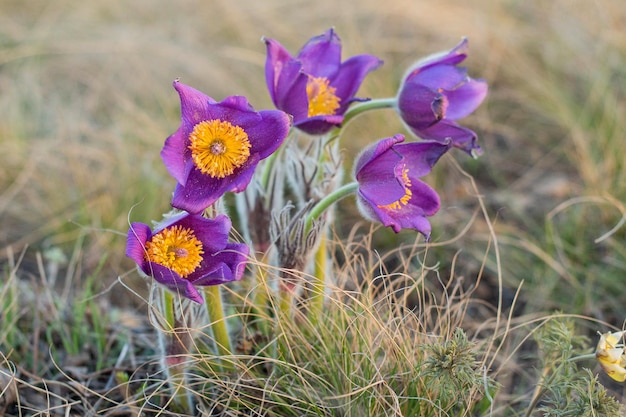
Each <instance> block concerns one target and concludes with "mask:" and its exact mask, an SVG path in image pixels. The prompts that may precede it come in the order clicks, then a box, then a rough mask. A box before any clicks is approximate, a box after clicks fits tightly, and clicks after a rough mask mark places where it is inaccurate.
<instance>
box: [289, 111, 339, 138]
mask: <svg viewBox="0 0 626 417" xmlns="http://www.w3.org/2000/svg"><path fill="white" fill-rule="evenodd" d="M341 123H343V116H341V115H330V116H314V117H308V118H306V119H303V120H300V121H298V122H295V123H294V124H293V125H294V126H295V127H297V128H298V129H300V130H302V131H303V132H306V133H308V134H309V135H322V134H324V133H326V132H328V131H329V130H331V129H332V128H333V127H334V126H339V125H340V124H341Z"/></svg>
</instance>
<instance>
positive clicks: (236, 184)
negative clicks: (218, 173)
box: [172, 154, 259, 213]
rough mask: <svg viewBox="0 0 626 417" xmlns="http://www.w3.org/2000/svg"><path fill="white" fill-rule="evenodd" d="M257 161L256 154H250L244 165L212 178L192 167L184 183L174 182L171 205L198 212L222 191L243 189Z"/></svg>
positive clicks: (213, 200) (214, 199) (257, 156)
mask: <svg viewBox="0 0 626 417" xmlns="http://www.w3.org/2000/svg"><path fill="white" fill-rule="evenodd" d="M258 162H259V155H258V154H254V155H250V157H249V158H248V160H247V161H246V163H245V164H244V165H242V166H241V167H239V168H237V169H236V170H235V171H234V172H233V173H232V174H231V175H229V176H227V177H224V178H213V177H211V176H209V175H206V174H203V173H202V172H201V171H199V170H198V169H193V170H192V171H191V172H190V173H189V176H188V177H187V181H186V183H185V185H182V184H180V183H178V184H176V188H175V189H174V195H173V197H172V207H176V208H178V209H181V210H185V211H188V212H189V213H200V212H202V211H203V210H204V209H206V208H207V207H209V206H210V205H211V204H213V203H215V202H216V201H217V200H218V199H219V198H220V197H221V196H222V195H224V193H226V192H228V191H232V192H241V191H243V190H244V189H245V188H246V187H247V186H248V184H249V183H250V181H251V180H252V176H253V175H254V170H255V168H256V165H257V164H258Z"/></svg>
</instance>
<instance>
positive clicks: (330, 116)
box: [264, 29, 382, 135]
mask: <svg viewBox="0 0 626 417" xmlns="http://www.w3.org/2000/svg"><path fill="white" fill-rule="evenodd" d="M264 41H265V44H266V46H267V59H266V61H265V80H266V82H267V88H268V89H269V92H270V96H271V97H272V101H273V102H274V105H275V106H276V108H278V109H281V110H283V111H285V112H287V113H289V114H291V115H292V116H293V120H294V126H296V127H297V128H299V129H300V130H302V131H304V132H307V133H309V134H315V135H318V134H323V133H326V132H328V131H329V130H330V129H332V128H333V127H334V126H337V125H340V124H341V123H342V122H343V114H344V113H345V112H346V110H347V109H348V107H349V106H350V104H351V103H352V102H353V101H362V100H361V99H358V98H355V97H354V95H355V94H356V92H357V90H358V89H359V87H360V85H361V83H362V82H363V79H364V78H365V76H366V75H367V74H368V73H369V72H370V71H373V70H375V69H376V68H378V67H379V66H380V65H382V61H381V60H380V59H378V58H377V57H375V56H373V55H356V56H353V57H351V58H349V59H347V60H346V61H344V62H341V40H340V39H339V37H338V36H337V34H336V33H335V31H334V30H333V29H329V30H327V31H326V32H325V33H324V34H322V35H320V36H315V37H313V38H311V39H310V40H309V41H308V42H307V43H306V44H305V45H304V46H303V47H302V49H301V50H300V52H299V53H298V55H297V56H296V57H293V56H291V54H290V53H289V52H288V51H287V50H286V49H285V48H284V47H283V46H282V45H281V44H280V43H278V41H276V40H274V39H267V38H265V39H264Z"/></svg>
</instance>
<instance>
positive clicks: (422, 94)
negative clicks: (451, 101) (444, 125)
mask: <svg viewBox="0 0 626 417" xmlns="http://www.w3.org/2000/svg"><path fill="white" fill-rule="evenodd" d="M441 99H442V94H441V93H439V92H437V91H436V90H433V89H431V88H429V87H426V86H424V85H421V84H417V83H406V84H405V85H404V86H403V88H402V90H400V94H399V95H398V101H397V107H398V112H399V113H400V117H401V118H402V120H403V121H404V122H405V123H406V124H408V125H409V126H410V127H412V128H416V129H424V128H426V127H428V126H431V125H432V124H433V123H435V122H437V121H438V120H440V118H441V117H440V115H437V114H436V112H435V109H434V108H433V103H436V102H438V101H439V100H441Z"/></svg>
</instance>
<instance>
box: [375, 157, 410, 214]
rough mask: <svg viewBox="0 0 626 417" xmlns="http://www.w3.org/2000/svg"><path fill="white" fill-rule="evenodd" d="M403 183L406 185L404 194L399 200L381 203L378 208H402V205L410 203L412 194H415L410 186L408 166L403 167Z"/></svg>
mask: <svg viewBox="0 0 626 417" xmlns="http://www.w3.org/2000/svg"><path fill="white" fill-rule="evenodd" d="M402 184H403V185H404V195H403V196H402V197H400V199H399V200H397V201H394V202H393V203H391V204H386V205H384V206H381V205H379V206H378V208H381V209H384V210H401V209H402V206H406V205H407V204H409V201H410V200H411V196H413V192H412V191H411V189H410V188H409V187H410V186H411V179H410V178H409V169H408V168H406V167H405V168H404V169H402Z"/></svg>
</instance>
